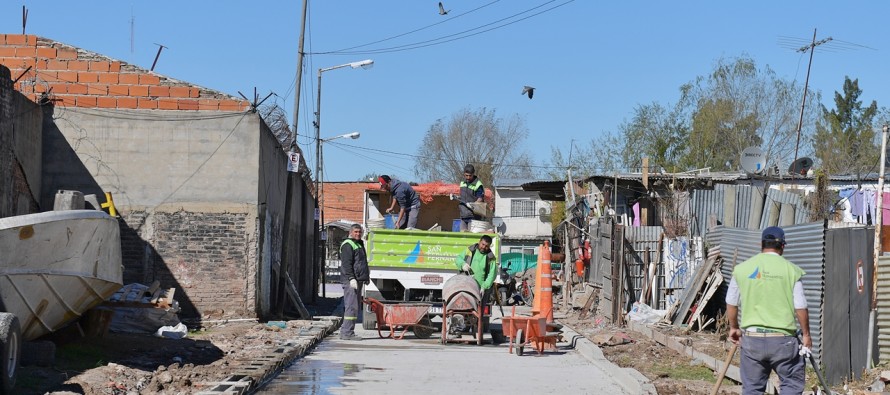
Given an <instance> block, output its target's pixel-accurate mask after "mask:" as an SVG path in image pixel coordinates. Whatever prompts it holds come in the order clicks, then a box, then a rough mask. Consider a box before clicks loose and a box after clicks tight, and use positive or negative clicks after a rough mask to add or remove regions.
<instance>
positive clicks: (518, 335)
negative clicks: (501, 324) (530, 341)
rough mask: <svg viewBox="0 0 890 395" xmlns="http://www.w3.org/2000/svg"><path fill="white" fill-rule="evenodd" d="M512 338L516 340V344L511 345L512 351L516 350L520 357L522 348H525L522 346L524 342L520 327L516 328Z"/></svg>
mask: <svg viewBox="0 0 890 395" xmlns="http://www.w3.org/2000/svg"><path fill="white" fill-rule="evenodd" d="M513 340H514V341H516V344H515V345H514V346H513V351H514V352H516V355H517V356H520V357H521V356H522V351H523V348H525V347H524V346H523V344H524V343H525V342H523V340H522V329H517V330H516V336H513Z"/></svg>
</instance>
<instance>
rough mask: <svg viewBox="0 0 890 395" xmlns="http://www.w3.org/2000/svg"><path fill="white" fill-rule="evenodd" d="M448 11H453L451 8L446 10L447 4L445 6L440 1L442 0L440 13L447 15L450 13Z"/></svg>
mask: <svg viewBox="0 0 890 395" xmlns="http://www.w3.org/2000/svg"><path fill="white" fill-rule="evenodd" d="M448 11H451V10H447V11H446V10H445V6H443V5H442V2H441V1H440V2H439V15H447V14H448Z"/></svg>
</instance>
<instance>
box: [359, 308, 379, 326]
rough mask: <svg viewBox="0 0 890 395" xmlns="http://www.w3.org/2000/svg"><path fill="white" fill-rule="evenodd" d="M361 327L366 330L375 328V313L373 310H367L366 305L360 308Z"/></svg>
mask: <svg viewBox="0 0 890 395" xmlns="http://www.w3.org/2000/svg"><path fill="white" fill-rule="evenodd" d="M362 329H364V330H368V331H372V330H376V329H377V314H375V313H374V312H373V311H368V308H367V307H365V308H364V309H362Z"/></svg>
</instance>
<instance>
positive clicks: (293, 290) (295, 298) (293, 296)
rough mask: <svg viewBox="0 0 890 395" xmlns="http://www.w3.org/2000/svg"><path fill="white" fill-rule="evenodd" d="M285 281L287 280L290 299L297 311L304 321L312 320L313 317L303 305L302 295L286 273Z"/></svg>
mask: <svg viewBox="0 0 890 395" xmlns="http://www.w3.org/2000/svg"><path fill="white" fill-rule="evenodd" d="M284 279H285V280H287V295H288V297H289V298H290V301H291V302H293V304H294V306H296V307H297V311H299V312H300V315H301V316H302V317H303V318H304V319H307V320H311V319H312V315H311V314H309V310H307V309H306V306H305V305H304V304H303V300H302V299H300V293H299V292H297V287H296V286H294V281H293V280H291V278H290V274H288V273H287V272H285V273H284Z"/></svg>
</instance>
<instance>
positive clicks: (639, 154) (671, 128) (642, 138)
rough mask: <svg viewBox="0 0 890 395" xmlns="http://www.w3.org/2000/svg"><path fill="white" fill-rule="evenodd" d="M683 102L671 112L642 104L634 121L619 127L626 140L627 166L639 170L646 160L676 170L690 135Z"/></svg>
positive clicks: (623, 158) (623, 160)
mask: <svg viewBox="0 0 890 395" xmlns="http://www.w3.org/2000/svg"><path fill="white" fill-rule="evenodd" d="M683 103H684V101H683V100H681V101H680V102H678V103H677V104H676V105H674V107H673V108H671V109H668V108H667V107H665V106H662V105H661V104H658V103H652V104H648V105H638V106H637V108H636V109H634V116H633V117H632V118H631V120H630V121H629V122H627V121H626V122H624V123H623V124H621V125H620V126H618V130H619V133H620V134H621V135H622V136H623V138H624V141H625V144H624V146H623V147H622V150H621V163H622V165H623V166H624V167H626V168H631V169H636V168H639V167H640V166H641V165H642V159H643V158H644V157H648V158H649V164H650V165H652V166H660V167H664V168H667V169H671V168H674V167H676V165H677V163H678V161H679V159H680V158H681V157H682V155H683V153H684V151H685V150H686V141H687V136H688V134H689V126H688V120H687V119H688V117H686V116H684V112H685V111H684V106H683Z"/></svg>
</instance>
